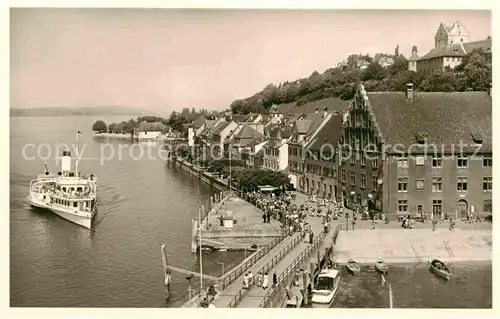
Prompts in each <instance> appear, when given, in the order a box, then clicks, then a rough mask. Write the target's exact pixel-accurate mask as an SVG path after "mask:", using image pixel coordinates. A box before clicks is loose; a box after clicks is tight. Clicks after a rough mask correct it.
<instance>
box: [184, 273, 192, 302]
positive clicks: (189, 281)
mask: <svg viewBox="0 0 500 319" xmlns="http://www.w3.org/2000/svg"><path fill="white" fill-rule="evenodd" d="M186 279H187V281H188V295H189V300H191V298H192V296H191V292H192V291H193V289H191V279H193V275H189V276H187V277H186Z"/></svg>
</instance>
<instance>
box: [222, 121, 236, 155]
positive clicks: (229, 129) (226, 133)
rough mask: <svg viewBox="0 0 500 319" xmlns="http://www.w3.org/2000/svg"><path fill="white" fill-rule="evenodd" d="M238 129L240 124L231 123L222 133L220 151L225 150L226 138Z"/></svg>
mask: <svg viewBox="0 0 500 319" xmlns="http://www.w3.org/2000/svg"><path fill="white" fill-rule="evenodd" d="M236 127H238V123H236V122H234V121H231V122H230V123H229V124H228V126H226V127H225V128H224V129H223V130H222V131H221V132H220V141H219V143H220V149H221V151H223V150H224V142H225V141H226V138H227V137H228V136H229V135H230V134H231V132H232V131H234V130H235V129H236Z"/></svg>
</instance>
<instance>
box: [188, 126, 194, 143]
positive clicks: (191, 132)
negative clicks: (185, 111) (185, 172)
mask: <svg viewBox="0 0 500 319" xmlns="http://www.w3.org/2000/svg"><path fill="white" fill-rule="evenodd" d="M193 145H194V128H192V127H188V146H190V147H191V146H193Z"/></svg>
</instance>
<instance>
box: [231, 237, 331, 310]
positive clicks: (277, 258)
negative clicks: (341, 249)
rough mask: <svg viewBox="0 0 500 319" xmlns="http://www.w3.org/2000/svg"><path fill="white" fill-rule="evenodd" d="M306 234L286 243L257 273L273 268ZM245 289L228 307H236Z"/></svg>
mask: <svg viewBox="0 0 500 319" xmlns="http://www.w3.org/2000/svg"><path fill="white" fill-rule="evenodd" d="M304 234H305V233H302V234H300V235H299V236H297V237H295V239H294V240H293V241H292V242H291V243H289V244H288V245H286V247H284V248H283V249H282V250H281V251H280V252H279V253H278V254H277V255H276V256H274V257H273V259H271V260H270V261H268V262H267V263H266V264H265V265H264V266H263V267H262V268H261V269H259V270H258V271H256V273H266V272H269V271H270V270H271V269H273V268H274V266H276V264H278V263H279V262H280V261H281V260H282V259H283V258H284V257H285V256H286V255H287V254H288V253H289V252H290V251H291V250H292V249H293V248H295V246H297V244H298V243H300V242H301V241H302V240H304ZM320 236H321V235H320ZM320 236H318V237H320ZM318 237H316V238H318ZM245 291H246V289H243V288H241V289H240V290H239V291H238V293H237V294H236V296H234V298H233V299H232V300H231V301H230V302H229V305H228V308H236V307H237V306H238V304H239V303H240V302H241V300H242V299H243V293H244V292H245Z"/></svg>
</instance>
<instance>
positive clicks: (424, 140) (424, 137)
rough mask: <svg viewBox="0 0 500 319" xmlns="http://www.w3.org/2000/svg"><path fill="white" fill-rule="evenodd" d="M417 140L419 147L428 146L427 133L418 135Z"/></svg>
mask: <svg viewBox="0 0 500 319" xmlns="http://www.w3.org/2000/svg"><path fill="white" fill-rule="evenodd" d="M415 138H416V139H417V143H418V144H419V145H425V144H427V135H426V134H425V133H417V134H416V135H415Z"/></svg>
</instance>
